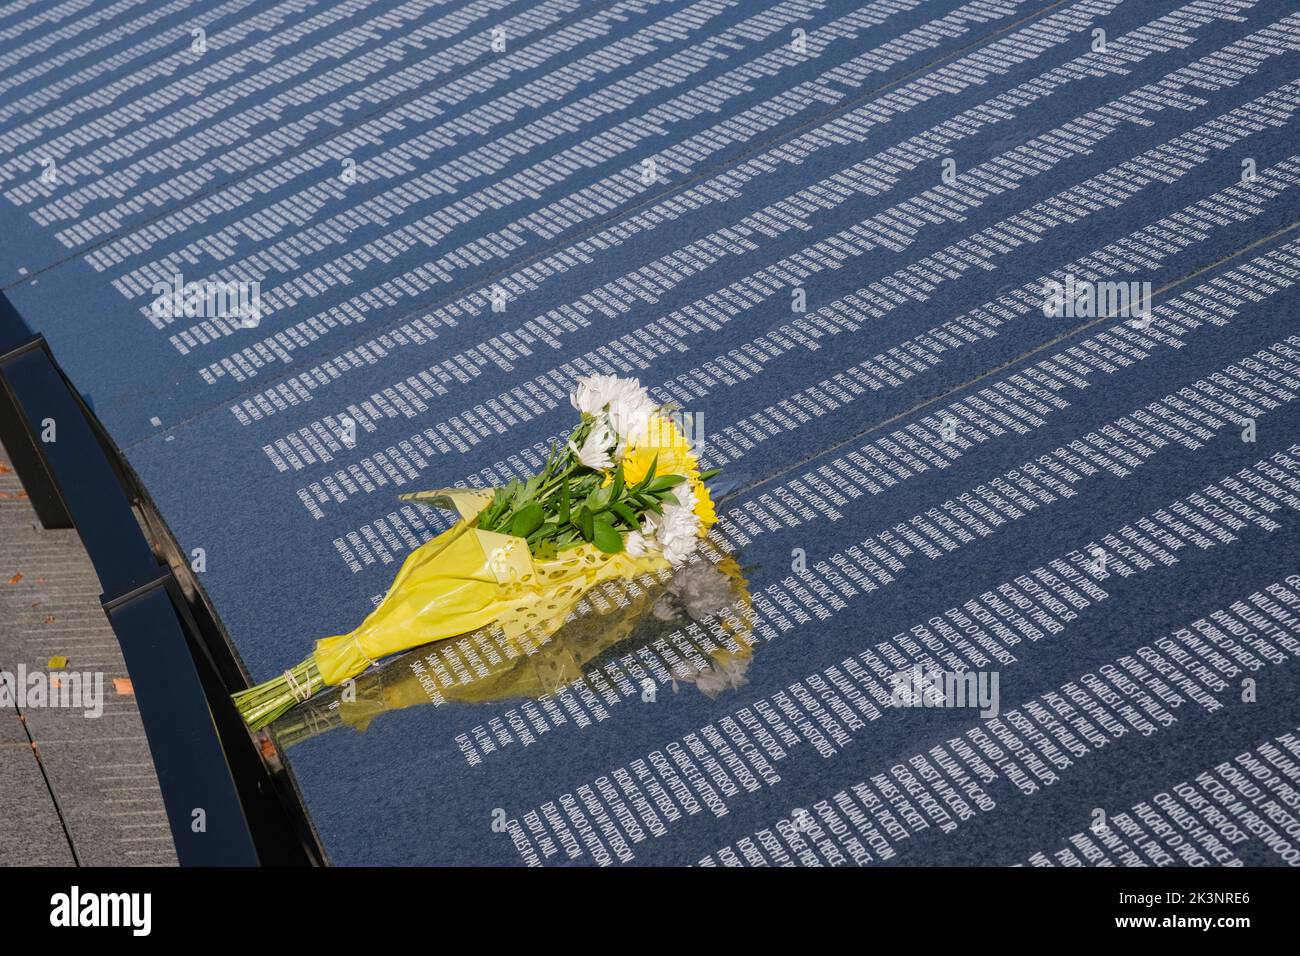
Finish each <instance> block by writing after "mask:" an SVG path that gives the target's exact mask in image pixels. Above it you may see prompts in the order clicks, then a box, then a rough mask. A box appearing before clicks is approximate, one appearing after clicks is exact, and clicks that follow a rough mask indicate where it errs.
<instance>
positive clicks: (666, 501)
mask: <svg viewBox="0 0 1300 956" xmlns="http://www.w3.org/2000/svg"><path fill="white" fill-rule="evenodd" d="M659 504H661V505H680V504H681V502H680V501H678V500H677V496H676V495H675V494H673V493H672V492H671V491H669V492H665V493H664V494H662V495H660V496H659ZM662 513H663V512H660V514H662Z"/></svg>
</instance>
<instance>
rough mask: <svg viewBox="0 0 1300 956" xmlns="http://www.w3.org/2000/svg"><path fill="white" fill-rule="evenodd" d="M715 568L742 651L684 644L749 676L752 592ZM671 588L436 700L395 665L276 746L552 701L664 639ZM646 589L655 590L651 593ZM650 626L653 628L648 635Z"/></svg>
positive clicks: (558, 632)
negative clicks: (466, 710)
mask: <svg viewBox="0 0 1300 956" xmlns="http://www.w3.org/2000/svg"><path fill="white" fill-rule="evenodd" d="M706 547H707V545H706ZM715 568H716V570H717V571H718V572H719V573H721V574H723V575H725V576H726V578H727V580H728V581H729V582H730V584H731V589H730V593H729V594H728V596H727V600H726V601H725V604H726V605H729V606H731V607H733V608H736V609H737V610H738V612H739V613H738V614H737V615H735V616H734V617H731V618H727V619H723V620H721V621H720V623H721V624H722V631H723V633H724V634H726V635H727V636H728V637H729V639H730V640H731V641H733V642H734V643H735V645H736V647H737V650H735V651H732V650H728V649H727V648H725V647H717V648H713V649H706V647H704V646H702V645H700V644H696V643H695V642H694V641H693V640H692V639H691V638H690V637H689V636H684V637H683V640H685V641H687V642H689V643H692V644H695V647H696V650H697V651H698V653H699V654H700V655H701V656H702V657H704V658H705V659H707V660H708V661H709V663H710V665H711V667H712V670H713V671H714V672H717V674H722V675H725V674H726V673H727V672H735V671H740V672H742V673H743V670H744V668H745V666H746V665H747V662H748V659H749V658H750V657H751V655H752V654H753V636H752V633H751V631H750V629H749V627H748V625H747V624H745V621H746V620H747V618H748V613H747V611H748V608H749V607H750V606H751V598H750V595H749V590H748V586H747V584H746V582H745V578H744V575H743V573H742V572H741V569H740V566H739V565H738V564H737V563H736V561H735V560H734V559H733V558H731V557H722V558H720V559H719V560H718V562H717V564H716V565H715ZM669 580H670V579H660V578H657V577H639V578H638V579H637V581H638V584H639V585H641V586H639V587H637V588H636V589H635V590H634V591H632V592H630V593H628V594H627V597H628V598H629V600H628V601H627V603H625V604H616V605H610V606H609V607H608V610H606V611H599V610H595V609H592V610H591V612H590V613H588V614H586V615H583V616H579V617H576V618H573V619H570V620H566V621H565V622H564V623H563V624H562V625H561V626H559V627H557V628H556V629H555V630H554V631H553V633H552V634H551V636H549V637H548V638H547V639H546V640H545V641H544V642H543V643H542V644H541V645H540V646H536V647H529V648H528V649H522V648H521V649H519V653H518V654H517V655H516V656H502V657H499V658H495V659H480V664H481V665H482V666H485V667H487V668H488V670H487V673H484V674H480V675H478V676H475V677H474V678H473V679H470V680H467V681H464V682H457V683H450V684H447V683H443V682H441V681H437V680H436V678H435V685H434V686H435V689H436V696H432V695H431V693H430V690H429V689H428V688H427V687H426V685H425V682H424V681H425V680H426V679H428V672H427V671H426V670H425V669H424V668H421V669H420V670H417V669H415V668H414V667H412V666H411V663H410V660H408V659H407V658H400V659H398V660H394V661H392V662H391V663H388V664H385V666H383V667H382V668H376V669H374V670H371V671H369V672H368V673H367V674H365V675H364V676H362V677H360V678H359V679H358V680H357V681H356V685H355V687H354V688H353V693H352V694H351V695H349V696H345V697H339V696H338V695H337V694H334V695H328V694H327V695H322V697H321V698H320V700H319V702H313V704H312V705H310V706H307V707H303V708H299V709H298V710H296V711H294V712H293V713H291V714H289V715H287V716H286V717H284V718H282V719H281V720H280V721H279V722H278V723H276V725H275V731H276V736H277V739H278V740H279V741H280V743H281V744H283V745H284V746H293V745H294V744H296V743H300V742H301V741H303V740H309V739H311V738H313V737H316V736H318V735H320V734H322V733H326V732H328V731H330V730H333V729H335V728H338V727H350V728H352V729H353V730H356V731H359V732H365V731H366V730H367V729H368V728H369V726H370V723H371V721H372V720H374V719H375V718H376V717H378V716H379V715H381V714H383V713H386V712H390V711H396V710H404V709H406V708H408V707H422V706H430V705H432V704H434V703H435V702H437V701H443V702H448V703H450V702H457V703H463V704H481V703H487V702H489V701H503V700H510V699H518V698H524V699H534V700H535V699H538V698H541V697H543V696H547V695H551V694H554V693H556V692H557V691H559V690H560V689H562V688H564V687H567V686H569V685H571V684H573V683H574V682H575V681H578V680H582V679H584V678H585V676H586V674H587V671H588V670H589V668H591V667H593V666H596V665H597V664H598V662H599V661H600V660H602V659H603V658H604V657H605V655H607V654H625V653H629V652H630V651H631V648H630V647H629V645H627V644H625V642H627V641H629V640H633V641H636V642H637V643H636V644H634V645H632V646H633V647H635V646H640V644H642V643H644V644H647V645H648V644H649V643H650V642H653V641H655V640H657V639H658V638H659V637H660V636H661V635H662V634H663V633H664V632H663V630H662V627H661V626H655V625H656V623H661V622H662V619H660V620H659V621H657V620H656V616H655V614H654V612H653V608H654V607H655V604H656V602H657V601H659V600H660V599H661V597H662V595H663V594H664V593H665V592H666V591H667V590H668V586H669V585H668V581H669ZM647 582H649V583H650V586H649V587H647V586H645V585H646V583H647ZM719 609H721V608H719ZM686 620H689V618H681V619H674V620H672V621H671V623H670V624H668V627H670V628H676V627H677V626H679V625H681V624H682V623H683V622H684V621H686ZM647 622H649V624H650V625H651V626H649V627H647V626H646V625H647ZM638 635H639V636H638ZM440 653H441V652H440V651H439V650H438V649H431V650H420V651H418V652H415V655H412V657H413V659H416V660H419V659H421V657H420V656H422V655H426V654H428V655H430V656H432V655H437V654H440ZM445 670H446V671H451V670H453V668H446V669H445ZM422 675H423V676H422ZM675 676H676V677H678V678H679V679H680V680H682V681H683V682H687V683H694V682H695V681H697V680H698V681H701V682H703V681H705V680H706V679H707V678H708V677H709V676H710V675H708V674H707V673H699V674H696V675H690V674H677V675H675ZM741 680H743V677H742V678H741ZM701 690H702V692H704V693H707V694H710V695H712V694H713V693H714V691H711V690H708V689H705V687H704V684H703V683H701Z"/></svg>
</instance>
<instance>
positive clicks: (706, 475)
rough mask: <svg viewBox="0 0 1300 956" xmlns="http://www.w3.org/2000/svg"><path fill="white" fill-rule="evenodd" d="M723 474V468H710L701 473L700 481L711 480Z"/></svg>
mask: <svg viewBox="0 0 1300 956" xmlns="http://www.w3.org/2000/svg"><path fill="white" fill-rule="evenodd" d="M720 474H722V469H721V468H710V469H709V470H708V471H704V472H701V473H700V481H710V480H712V479H714V478H716V477H718V475H720Z"/></svg>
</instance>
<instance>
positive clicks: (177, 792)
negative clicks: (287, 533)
mask: <svg viewBox="0 0 1300 956" xmlns="http://www.w3.org/2000/svg"><path fill="white" fill-rule="evenodd" d="M50 423H53V428H54V433H53V440H52V441H45V440H44V438H43V436H45V435H47V434H48V426H49V424H50ZM0 441H3V442H4V445H5V448H6V449H7V450H8V453H9V457H10V459H11V461H12V463H13V466H14V469H15V470H16V471H17V473H18V477H19V478H20V479H21V481H22V483H23V487H24V488H25V489H26V491H27V495H28V498H29V499H30V501H31V503H32V505H33V507H34V508H35V510H36V514H37V516H38V517H39V519H40V521H41V524H42V525H43V526H44V527H45V528H75V529H76V530H77V533H78V534H79V535H80V537H81V541H82V544H83V545H84V547H85V549H86V552H87V553H88V554H89V555H90V559H91V561H92V563H93V564H94V566H95V571H96V573H97V574H98V576H99V581H100V587H101V588H102V591H103V593H102V594H101V596H100V601H101V603H102V605H103V608H104V613H105V614H106V615H107V616H108V620H109V623H110V624H111V625H112V627H113V630H114V632H115V633H116V634H117V639H118V642H119V644H120V645H121V647H122V654H123V656H124V658H125V660H126V665H127V670H128V672H129V673H130V675H131V682H132V684H133V686H134V688H135V692H136V699H137V702H138V704H139V707H140V716H141V719H142V721H143V723H144V729H145V734H146V735H147V737H148V739H149V748H150V750H151V751H152V752H153V757H154V764H155V767H156V769H157V773H158V782H159V784H160V785H161V787H162V795H163V803H164V805H165V806H166V809H167V816H168V819H169V821H170V823H171V829H172V835H173V838H174V840H175V843H176V853H177V857H178V859H179V860H180V862H181V863H182V864H183V865H187V866H188V865H195V866H251V865H257V864H259V863H260V864H267V865H302V864H312V863H320V862H322V859H323V857H322V854H321V851H320V847H319V844H318V842H317V840H316V839H315V836H314V834H313V832H312V828H311V825H310V822H309V821H308V819H307V816H306V813H305V811H304V810H303V808H302V805H301V802H300V801H299V800H298V798H297V794H296V793H295V792H294V790H293V787H292V785H291V783H290V782H289V781H288V780H287V779H285V775H284V774H283V773H272V772H271V771H270V770H269V769H268V766H267V762H266V761H265V760H264V759H263V757H262V755H261V754H260V753H259V752H258V744H257V741H255V740H254V739H253V738H252V737H250V735H249V733H248V731H247V729H246V728H245V726H244V723H243V721H242V720H241V719H240V718H239V715H238V713H237V712H236V711H235V708H234V705H233V704H232V702H231V700H230V689H231V688H232V687H234V688H239V687H242V686H243V676H242V673H241V671H240V669H239V666H238V664H237V663H236V662H235V659H234V655H233V654H232V652H231V650H230V647H229V645H228V644H227V642H226V641H225V640H224V637H223V636H222V633H221V631H220V628H219V626H218V624H217V621H216V619H215V617H214V615H213V614H212V613H211V611H210V609H209V608H208V607H207V605H206V604H205V603H204V601H203V600H202V599H201V596H200V595H198V594H197V593H196V592H195V591H194V590H193V589H192V588H191V589H190V593H189V595H188V596H187V590H186V589H185V588H184V587H182V582H181V581H179V580H178V578H177V576H176V574H175V573H174V572H173V570H172V568H173V567H175V566H180V567H187V566H186V565H185V562H184V560H183V558H182V557H181V556H180V553H179V551H178V549H177V548H176V546H175V543H174V542H173V541H171V539H170V536H169V535H165V534H155V535H151V536H150V537H153V538H154V540H153V541H152V546H151V541H150V538H149V537H146V534H145V531H144V530H143V529H142V527H141V522H140V520H139V519H138V518H137V514H136V511H135V510H133V508H132V505H133V504H134V505H136V506H137V507H139V508H140V509H141V510H142V511H144V512H145V514H146V516H147V517H148V518H155V517H156V511H155V510H154V509H153V505H152V502H151V501H149V499H148V496H147V494H146V493H145V491H144V489H143V488H141V487H140V486H139V483H138V482H137V481H136V480H135V478H134V475H133V474H132V473H131V471H130V469H129V468H128V467H127V466H126V465H125V462H124V461H123V459H122V457H121V454H120V452H118V450H117V449H116V447H115V446H114V445H113V443H112V442H111V440H110V439H109V438H108V435H107V433H106V432H105V431H104V429H103V427H102V426H101V425H100V423H99V421H98V420H97V419H96V418H95V416H94V414H93V413H92V412H91V411H90V410H89V409H88V408H87V407H86V404H85V403H84V402H83V401H82V399H81V396H80V395H79V394H78V393H77V392H76V390H75V389H74V388H73V387H72V385H71V383H70V382H69V381H68V379H67V377H66V376H65V375H64V374H63V372H62V370H61V369H60V368H59V366H58V363H57V362H56V361H55V359H54V355H53V353H52V352H51V351H50V347H49V344H48V343H47V342H46V341H45V339H44V337H43V336H41V335H39V334H36V333H33V332H32V331H31V330H30V329H29V328H28V327H27V326H26V324H25V323H24V322H23V321H22V318H21V317H20V316H19V314H18V313H17V311H16V310H15V309H14V308H13V307H12V306H11V305H10V303H9V301H8V300H7V299H6V298H5V297H4V296H3V294H0ZM155 549H156V550H155ZM160 558H161V559H160ZM262 739H263V741H264V745H265V746H271V744H270V740H269V738H267V737H263V738H262ZM198 810H202V819H203V823H204V825H203V826H202V827H199V826H198V824H197V822H196V821H197V820H198V819H199V816H200V815H199V814H197V813H196V811H198Z"/></svg>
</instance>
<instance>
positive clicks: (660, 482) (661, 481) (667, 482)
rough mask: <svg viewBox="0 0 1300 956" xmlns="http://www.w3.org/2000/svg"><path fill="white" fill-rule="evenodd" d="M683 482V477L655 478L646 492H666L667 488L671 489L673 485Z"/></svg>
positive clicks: (684, 477)
mask: <svg viewBox="0 0 1300 956" xmlns="http://www.w3.org/2000/svg"><path fill="white" fill-rule="evenodd" d="M685 480H686V476H685V475H663V476H662V477H659V478H656V479H655V480H654V481H652V482H650V487H649V489H648V490H650V491H667V490H668V489H669V488H672V487H673V486H674V485H680V484H681V483H682V482H683V481H685Z"/></svg>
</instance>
